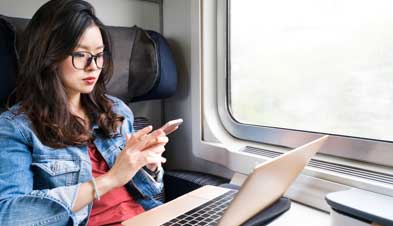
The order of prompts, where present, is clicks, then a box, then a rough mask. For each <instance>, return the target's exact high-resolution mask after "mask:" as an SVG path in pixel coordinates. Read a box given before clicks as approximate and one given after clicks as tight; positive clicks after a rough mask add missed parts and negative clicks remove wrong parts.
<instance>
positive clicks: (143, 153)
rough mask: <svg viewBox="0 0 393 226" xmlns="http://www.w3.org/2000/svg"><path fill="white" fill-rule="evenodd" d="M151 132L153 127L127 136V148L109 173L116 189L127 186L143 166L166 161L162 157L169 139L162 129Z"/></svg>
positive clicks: (155, 164)
mask: <svg viewBox="0 0 393 226" xmlns="http://www.w3.org/2000/svg"><path fill="white" fill-rule="evenodd" d="M151 130H152V127H151V126H148V127H145V128H143V129H141V130H139V131H138V132H136V133H134V134H133V135H131V136H130V135H127V137H126V146H125V148H124V149H123V151H121V153H120V154H119V155H118V156H117V158H116V161H115V164H114V165H113V167H112V168H111V169H110V170H109V172H108V173H107V176H108V177H109V178H110V179H111V181H112V183H113V186H114V187H119V186H123V185H124V184H126V183H127V182H128V181H129V180H131V178H132V177H133V176H134V175H135V174H136V172H137V171H138V170H139V169H140V168H142V167H143V166H145V165H147V166H150V167H152V166H157V165H160V164H161V163H164V162H165V161H166V159H165V158H163V157H162V156H161V155H162V153H163V152H164V151H165V144H166V143H168V137H167V136H166V135H165V133H164V132H163V131H162V130H160V129H159V130H155V131H153V132H151ZM150 132H151V133H150ZM150 167H149V168H150Z"/></svg>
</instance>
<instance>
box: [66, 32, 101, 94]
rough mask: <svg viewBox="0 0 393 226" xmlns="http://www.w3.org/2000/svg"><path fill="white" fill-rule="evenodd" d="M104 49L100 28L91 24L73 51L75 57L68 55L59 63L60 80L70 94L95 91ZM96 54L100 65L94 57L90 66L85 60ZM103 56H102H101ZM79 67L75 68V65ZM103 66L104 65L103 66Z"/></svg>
mask: <svg viewBox="0 0 393 226" xmlns="http://www.w3.org/2000/svg"><path fill="white" fill-rule="evenodd" d="M103 51H104V43H103V40H102V36H101V32H100V29H99V28H98V27H97V26H96V25H95V24H93V25H91V26H89V27H88V28H87V29H86V30H85V32H84V33H83V34H82V36H81V38H80V40H79V43H78V45H77V47H76V48H75V49H74V51H73V55H74V63H73V60H72V59H73V57H72V56H68V57H67V58H66V59H65V60H64V61H62V62H61V63H60V64H59V75H60V80H61V82H62V83H63V86H64V88H65V90H66V93H67V95H68V96H72V95H78V94H81V93H90V92H91V91H93V88H94V85H95V84H96V82H97V80H98V77H99V75H100V73H101V70H102V69H100V66H102V64H101V65H100V60H102V59H103V57H102V55H97V54H100V53H102V52H103ZM89 53H90V54H91V55H96V56H98V58H97V59H96V60H97V62H99V63H98V64H99V65H98V66H97V64H96V61H95V60H94V59H91V63H90V64H89V65H88V66H85V65H86V64H85V63H83V62H86V59H89V58H90V56H91V55H89ZM100 56H101V58H100ZM101 62H102V61H101ZM74 65H75V66H76V67H78V68H79V69H77V68H75V66H74ZM101 68H102V67H101Z"/></svg>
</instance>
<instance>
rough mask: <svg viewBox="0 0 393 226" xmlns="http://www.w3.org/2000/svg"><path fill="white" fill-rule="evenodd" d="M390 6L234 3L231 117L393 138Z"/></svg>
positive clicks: (306, 0)
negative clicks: (391, 131)
mask: <svg viewBox="0 0 393 226" xmlns="http://www.w3.org/2000/svg"><path fill="white" fill-rule="evenodd" d="M250 5H252V6H253V7H250ZM392 8H393V2H391V1H388V0H386V1H378V2H375V1H362V2H361V3H360V2H359V1H355V0H346V1H322V0H300V1H290V0H280V1H260V0H252V1H249V2H248V4H244V1H240V0H232V1H230V14H229V15H230V27H229V28H230V39H229V48H230V55H229V66H230V67H229V68H230V70H229V75H230V77H229V87H230V90H229V95H230V97H229V100H230V103H229V106H230V108H231V112H232V113H233V117H234V118H235V119H236V120H237V121H239V122H242V123H246V124H255V125H263V126H270V127H279V128H288V129H295V130H305V131H314V132H322V133H332V134H340V135H348V136H355V137H364V138H373V139H379V140H390V141H393V134H392V133H389V132H388V133H387V132H386V131H390V130H392V129H393V115H392V114H391V113H390V111H389V110H388V109H393V76H392V74H393V63H392V62H393V61H392V59H393V36H392V32H391V31H390V30H389V29H386V27H387V26H389V24H392V25H393V14H392V13H391V9H392Z"/></svg>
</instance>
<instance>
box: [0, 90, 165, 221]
mask: <svg viewBox="0 0 393 226" xmlns="http://www.w3.org/2000/svg"><path fill="white" fill-rule="evenodd" d="M109 97H110V96H109ZM110 99H111V100H112V101H113V110H114V112H116V113H117V114H120V115H122V116H124V117H125V119H124V121H123V124H122V126H121V128H119V129H118V131H117V132H116V134H115V136H114V138H110V139H108V138H103V137H102V135H101V133H100V130H99V128H98V126H97V125H93V134H94V136H95V140H94V144H95V145H96V147H97V150H98V151H99V152H100V153H101V155H102V156H103V157H104V159H105V161H106V162H107V164H108V165H109V167H112V166H113V164H114V162H115V159H116V156H117V155H118V154H119V153H120V151H121V150H122V149H123V148H124V146H125V135H126V134H127V133H132V132H133V119H134V118H133V114H132V112H131V110H130V109H129V108H128V106H127V105H126V104H124V103H123V102H122V101H121V100H119V99H117V98H114V97H110ZM17 111H18V105H15V106H13V107H12V108H11V109H9V110H8V111H6V112H4V113H3V114H1V115H0V224H1V225H3V226H4V225H13V226H16V225H58V226H60V225H86V223H87V219H88V217H89V214H90V211H91V208H92V203H90V204H89V205H87V206H86V207H84V208H83V209H81V210H80V211H78V212H73V211H72V207H73V206H74V203H75V200H76V196H77V193H78V189H79V187H80V185H81V184H82V183H84V182H87V181H90V180H91V179H92V169H91V162H90V158H89V154H88V150H87V147H86V146H69V147H66V148H58V149H54V148H51V147H48V146H45V145H44V144H42V143H41V142H40V140H39V139H38V137H37V136H36V134H35V132H34V129H33V126H32V123H31V121H30V120H29V119H28V117H27V116H26V115H25V114H16V112H17ZM120 130H121V131H120ZM161 172H162V170H161ZM125 186H126V188H127V190H128V191H129V192H130V193H131V195H132V196H133V197H134V199H135V200H136V201H137V202H138V203H140V204H141V205H142V206H143V208H144V209H145V210H147V209H151V208H153V207H155V206H157V205H159V204H160V202H158V201H156V200H155V199H154V198H153V196H155V195H157V194H158V193H160V192H161V190H162V188H163V184H162V173H160V175H159V176H158V177H157V179H156V180H154V179H153V178H152V177H151V176H150V175H149V174H148V173H147V172H145V171H144V170H143V169H141V170H139V171H138V172H137V173H136V175H135V176H134V177H133V178H132V179H131V180H130V181H129V182H128V183H127V184H126V185H125Z"/></svg>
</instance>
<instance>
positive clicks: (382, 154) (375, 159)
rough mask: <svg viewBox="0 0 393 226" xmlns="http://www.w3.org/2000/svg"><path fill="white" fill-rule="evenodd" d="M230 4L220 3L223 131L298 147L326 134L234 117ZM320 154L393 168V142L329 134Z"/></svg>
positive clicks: (219, 80) (219, 79)
mask: <svg viewBox="0 0 393 226" xmlns="http://www.w3.org/2000/svg"><path fill="white" fill-rule="evenodd" d="M230 1H231V0H218V2H217V41H216V44H217V59H216V60H217V92H218V93H217V98H218V99H217V104H218V114H219V117H220V119H221V122H222V124H223V126H224V128H225V129H226V130H227V131H228V132H229V133H230V134H231V135H232V136H234V137H236V138H238V139H242V140H247V141H254V142H258V143H265V144H271V145H277V146H284V147H289V148H295V147H298V146H300V145H302V144H305V143H307V142H309V141H311V140H313V139H316V138H318V137H320V136H322V135H324V134H325V133H316V132H308V131H301V130H294V129H283V128H276V127H269V126H258V125H250V124H243V123H239V122H238V121H237V120H236V119H235V118H234V117H233V116H232V114H231V110H230V106H229V98H230V96H229V88H230V81H229V80H230V74H229V73H230V46H229V40H230V17H229V12H230ZM223 59H224V60H223ZM330 135H331V136H330V139H329V141H328V142H327V144H326V145H325V146H324V147H323V148H322V150H321V151H320V153H324V154H327V155H331V156H336V157H341V158H347V159H351V160H357V161H362V162H368V163H373V164H379V165H384V166H389V167H392V166H393V142H389V141H381V140H375V139H364V138H359V137H351V136H343V135H334V134H330Z"/></svg>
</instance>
